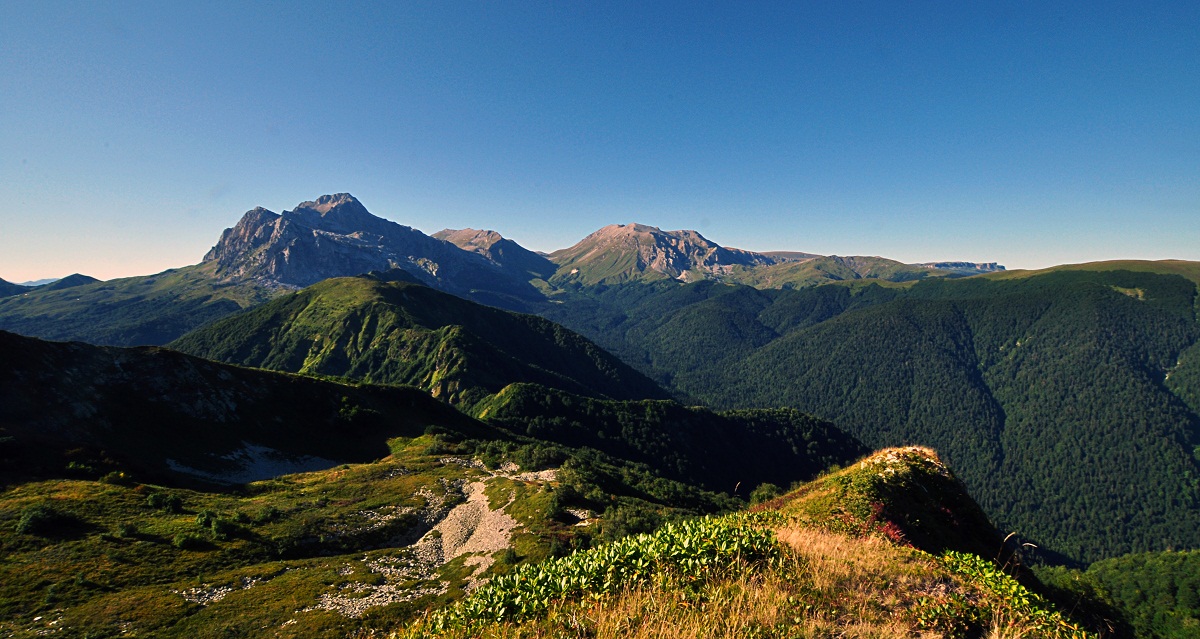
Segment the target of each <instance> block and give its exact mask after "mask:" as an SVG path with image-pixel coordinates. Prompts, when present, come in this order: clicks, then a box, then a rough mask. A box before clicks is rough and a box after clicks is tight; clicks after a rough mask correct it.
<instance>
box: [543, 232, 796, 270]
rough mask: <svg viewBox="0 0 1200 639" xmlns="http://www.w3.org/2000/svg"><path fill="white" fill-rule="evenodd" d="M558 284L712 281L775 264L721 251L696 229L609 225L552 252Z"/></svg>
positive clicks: (765, 258)
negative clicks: (733, 272) (741, 269)
mask: <svg viewBox="0 0 1200 639" xmlns="http://www.w3.org/2000/svg"><path fill="white" fill-rule="evenodd" d="M550 259H551V260H552V261H553V262H554V263H555V264H558V266H559V269H558V273H557V274H556V275H555V278H557V281H567V280H570V281H576V282H578V283H581V284H599V283H617V282H623V281H630V280H645V279H663V278H664V277H668V278H672V279H677V280H681V281H693V280H696V279H705V278H709V277H717V276H721V275H724V274H726V273H728V272H729V270H730V269H732V268H733V267H734V266H738V265H742V266H758V265H766V264H774V263H775V262H776V260H775V259H773V258H771V257H769V256H766V255H763V254H760V253H753V252H750V251H743V250H741V249H735V248H726V247H723V246H720V245H719V244H716V243H714V242H711V241H709V240H708V239H707V238H705V237H704V236H703V235H701V234H700V233H698V232H696V231H691V230H680V231H664V230H662V229H660V228H658V227H656V226H648V225H645V224H636V223H635V224H612V225H609V226H605V227H604V228H601V229H600V230H598V231H596V232H595V233H592V234H591V235H589V236H587V237H586V238H584V239H583V240H582V241H580V242H579V243H578V244H576V245H575V246H572V247H570V248H567V249H563V250H561V251H555V252H554V253H552V254H551V255H550Z"/></svg>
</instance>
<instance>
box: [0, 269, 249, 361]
mask: <svg viewBox="0 0 1200 639" xmlns="http://www.w3.org/2000/svg"><path fill="white" fill-rule="evenodd" d="M271 295H272V293H271V291H269V290H267V289H264V288H263V287H261V286H258V285H256V284H254V283H253V282H241V283H229V282H225V283H221V282H218V281H217V278H216V275H215V265H213V264H211V263H208V264H197V265H195V266H187V267H184V268H179V269H171V270H169V271H163V272H162V273H159V274H157V275H146V276H142V277H127V278H122V279H116V280H108V281H104V282H92V283H88V284H82V285H78V286H71V287H69V288H58V289H56V288H54V287H53V286H50V287H45V288H40V289H37V290H34V291H31V292H29V293H27V294H24V295H19V296H12V297H6V298H3V299H0V330H6V331H12V332H15V333H20V334H22V335H29V336H34V337H40V338H42V339H52V340H80V341H85V342H88V343H90V344H99V345H114V346H135V345H160V344H165V343H167V342H169V341H171V340H173V339H175V338H177V337H179V336H180V335H183V334H184V333H186V332H188V331H190V330H192V329H194V328H196V327H198V326H201V325H203V324H205V323H207V322H210V321H212V320H214V319H217V318H220V317H224V316H226V315H229V314H230V313H234V312H236V311H238V310H241V309H243V308H246V307H248V306H253V305H255V304H259V303H262V302H264V301H266V300H267V299H269V298H270V297H271Z"/></svg>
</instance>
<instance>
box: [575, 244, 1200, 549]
mask: <svg viewBox="0 0 1200 639" xmlns="http://www.w3.org/2000/svg"><path fill="white" fill-rule="evenodd" d="M1153 266H1154V264H1150V265H1148V266H1147V265H1143V268H1142V269H1140V270H1141V272H1137V271H1132V270H1119V271H1110V270H1090V271H1089V270H1065V269H1064V270H1056V271H1052V272H1046V273H1039V274H1029V273H1026V274H1023V275H1021V274H1013V273H1001V274H997V275H995V276H986V277H984V278H970V279H963V280H945V279H939V280H930V281H923V282H919V283H916V284H912V285H909V286H896V285H892V286H891V287H888V288H884V287H881V286H878V285H869V284H868V285H862V284H855V285H851V286H842V285H838V286H820V287H815V288H808V289H803V290H794V291H791V290H784V291H763V290H755V289H749V288H742V287H733V286H722V285H718V284H712V283H701V284H696V285H692V286H687V287H682V288H683V289H686V290H681V289H680V287H673V288H667V287H660V288H659V289H656V290H654V291H648V290H647V289H645V288H643V289H641V290H636V291H635V290H632V289H630V290H618V289H609V290H607V291H604V292H602V293H600V294H598V295H594V296H593V297H592V299H591V304H592V307H591V308H588V311H587V312H586V313H585V314H583V315H581V316H573V315H572V312H573V311H572V309H570V308H566V307H565V306H564V308H560V309H557V310H556V314H555V315H553V316H554V317H555V319H557V320H558V321H561V322H563V323H564V324H566V325H568V326H572V327H574V328H577V329H578V330H581V331H583V332H585V334H587V335H589V336H591V337H593V338H594V339H596V340H597V341H598V342H599V343H601V344H602V345H605V346H606V347H609V348H611V349H612V350H613V351H614V352H617V353H618V354H620V355H621V356H622V357H623V358H625V359H626V361H630V362H634V363H636V364H638V365H639V366H640V367H642V368H643V370H646V371H647V372H649V373H650V374H651V375H653V376H656V377H657V378H658V379H660V381H663V382H664V383H667V384H668V385H669V386H670V387H671V388H673V389H674V390H676V391H677V392H681V393H684V394H687V395H689V396H691V397H695V398H699V399H701V400H704V401H706V402H708V403H710V404H711V405H714V406H716V407H720V408H726V409H728V408H739V407H765V406H790V407H794V408H798V409H800V410H802V411H804V412H808V413H812V414H814V415H817V416H819V417H822V418H825V419H829V420H831V421H833V422H834V423H837V424H838V425H839V426H841V427H842V428H844V429H846V430H847V431H849V432H850V433H852V434H854V435H855V436H857V437H859V438H860V439H862V440H863V441H864V443H866V444H867V445H869V446H872V447H879V446H885V445H896V444H903V443H921V444H928V445H932V446H935V447H937V448H938V449H939V450H940V451H942V452H943V454H944V455H945V456H946V457H947V459H949V460H951V461H952V463H954V464H955V465H956V467H958V468H959V469H961V470H960V474H961V475H962V477H963V478H964V480H965V481H966V482H967V485H968V486H969V487H970V488H971V490H972V494H974V495H975V496H976V498H977V499H979V500H980V502H981V503H982V504H983V505H984V507H985V508H986V509H987V510H988V512H989V513H990V514H992V516H994V517H996V518H997V519H998V520H999V522H1000V524H1001V525H1002V526H1004V527H1007V528H1009V529H1011V530H1017V531H1019V532H1021V533H1022V534H1024V535H1027V536H1028V537H1030V538H1032V539H1034V540H1035V541H1037V542H1038V543H1039V544H1041V545H1043V546H1044V547H1046V548H1048V549H1052V550H1054V551H1057V552H1061V553H1063V554H1065V555H1066V556H1068V557H1071V558H1074V559H1077V560H1082V561H1091V560H1094V559H1099V558H1102V557H1108V556H1115V555H1119V554H1123V553H1125V552H1130V551H1133V550H1150V549H1162V548H1167V547H1200V532H1198V531H1200V501H1198V499H1200V494H1198V492H1197V479H1198V478H1200V470H1198V468H1197V460H1196V456H1195V454H1194V449H1195V447H1196V446H1197V444H1200V434H1198V433H1200V417H1198V415H1197V410H1196V406H1197V403H1198V402H1197V400H1198V398H1200V392H1198V390H1197V387H1198V384H1197V382H1198V381H1200V372H1198V370H1200V347H1198V346H1197V340H1198V338H1200V326H1198V324H1197V321H1196V286H1195V284H1194V283H1193V282H1192V281H1190V280H1189V279H1186V278H1184V277H1180V276H1178V275H1175V274H1173V272H1174V271H1178V270H1179V269H1178V266H1177V265H1174V264H1168V265H1167V268H1164V269H1162V270H1163V271H1165V272H1164V273H1155V272H1148V271H1150V270H1151V269H1152V268H1153ZM580 308H585V307H584V306H583V305H581V306H580Z"/></svg>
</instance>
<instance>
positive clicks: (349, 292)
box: [171, 275, 667, 406]
mask: <svg viewBox="0 0 1200 639" xmlns="http://www.w3.org/2000/svg"><path fill="white" fill-rule="evenodd" d="M387 279H388V276H384V275H381V276H378V277H370V276H367V277H356V278H337V279H332V280H326V281H324V282H321V283H319V284H315V285H313V286H311V287H309V288H306V289H304V290H303V291H300V292H297V293H292V294H287V295H285V296H283V297H281V298H279V299H277V300H274V301H272V302H269V303H267V304H264V305H262V306H259V307H257V308H254V309H251V310H249V311H247V312H245V313H242V314H239V315H236V316H233V317H229V318H226V319H223V320H220V321H218V322H215V323H213V324H211V325H210V326H207V327H205V328H203V329H200V330H197V331H195V332H193V333H191V334H189V335H186V336H184V337H182V338H180V339H179V340H177V341H175V342H173V343H172V344H171V347H172V348H175V349H178V350H181V351H184V352H188V353H191V354H194V355H198V356H201V357H207V358H209V359H214V360H218V361H225V362H232V363H237V364H242V365H245V366H255V367H260V368H268V369H274V370H283V371H291V372H298V373H313V374H320V375H335V376H344V377H349V378H353V379H359V380H362V381H366V382H371V383H388V384H409V385H412V386H417V387H420V388H423V389H425V390H428V391H430V392H431V393H432V394H433V395H434V396H435V397H440V398H443V399H445V400H447V401H450V402H452V403H454V404H457V405H460V406H469V405H471V404H474V403H475V402H478V401H480V400H482V399H483V398H484V397H486V396H487V395H491V394H494V393H496V392H499V391H500V390H501V389H502V388H504V387H505V386H507V385H509V384H512V383H516V382H530V383H536V384H541V385H544V386H548V387H552V388H559V389H562V390H566V391H569V392H574V393H577V394H581V395H588V396H594V397H606V398H613V399H646V398H665V397H667V394H666V393H665V391H663V390H662V389H660V388H659V387H658V386H657V385H656V384H654V382H652V381H650V380H649V379H648V378H646V377H645V376H644V375H642V374H641V373H638V372H637V371H635V370H633V369H632V368H630V367H629V366H627V365H626V364H624V363H622V362H621V361H620V360H618V359H617V358H615V357H613V356H612V355H609V354H608V353H607V352H605V351H603V350H602V349H600V348H598V347H597V346H596V345H594V344H592V343H591V342H589V341H588V340H586V339H584V338H582V337H580V336H579V335H577V334H576V333H573V332H571V331H568V330H566V329H564V328H562V327H561V326H558V325H556V324H554V323H552V322H549V321H547V320H545V319H542V318H540V317H536V316H532V315H520V314H516V313H510V312H507V311H501V310H498V309H495V308H491V307H487V306H482V305H480V304H476V303H473V302H469V301H466V300H463V299H461V298H458V297H454V296H452V295H449V294H446V293H441V292H439V291H435V290H433V289H431V288H428V287H425V286H422V285H419V284H414V283H411V282H407V281H386V280H387Z"/></svg>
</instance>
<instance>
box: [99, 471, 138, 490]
mask: <svg viewBox="0 0 1200 639" xmlns="http://www.w3.org/2000/svg"><path fill="white" fill-rule="evenodd" d="M100 481H101V483H105V484H113V485H114V486H128V485H130V484H132V483H133V478H132V477H130V476H129V475H128V474H127V473H124V472H121V471H119V470H114V471H112V472H109V473H105V474H104V476H103V477H101V478H100Z"/></svg>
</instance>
